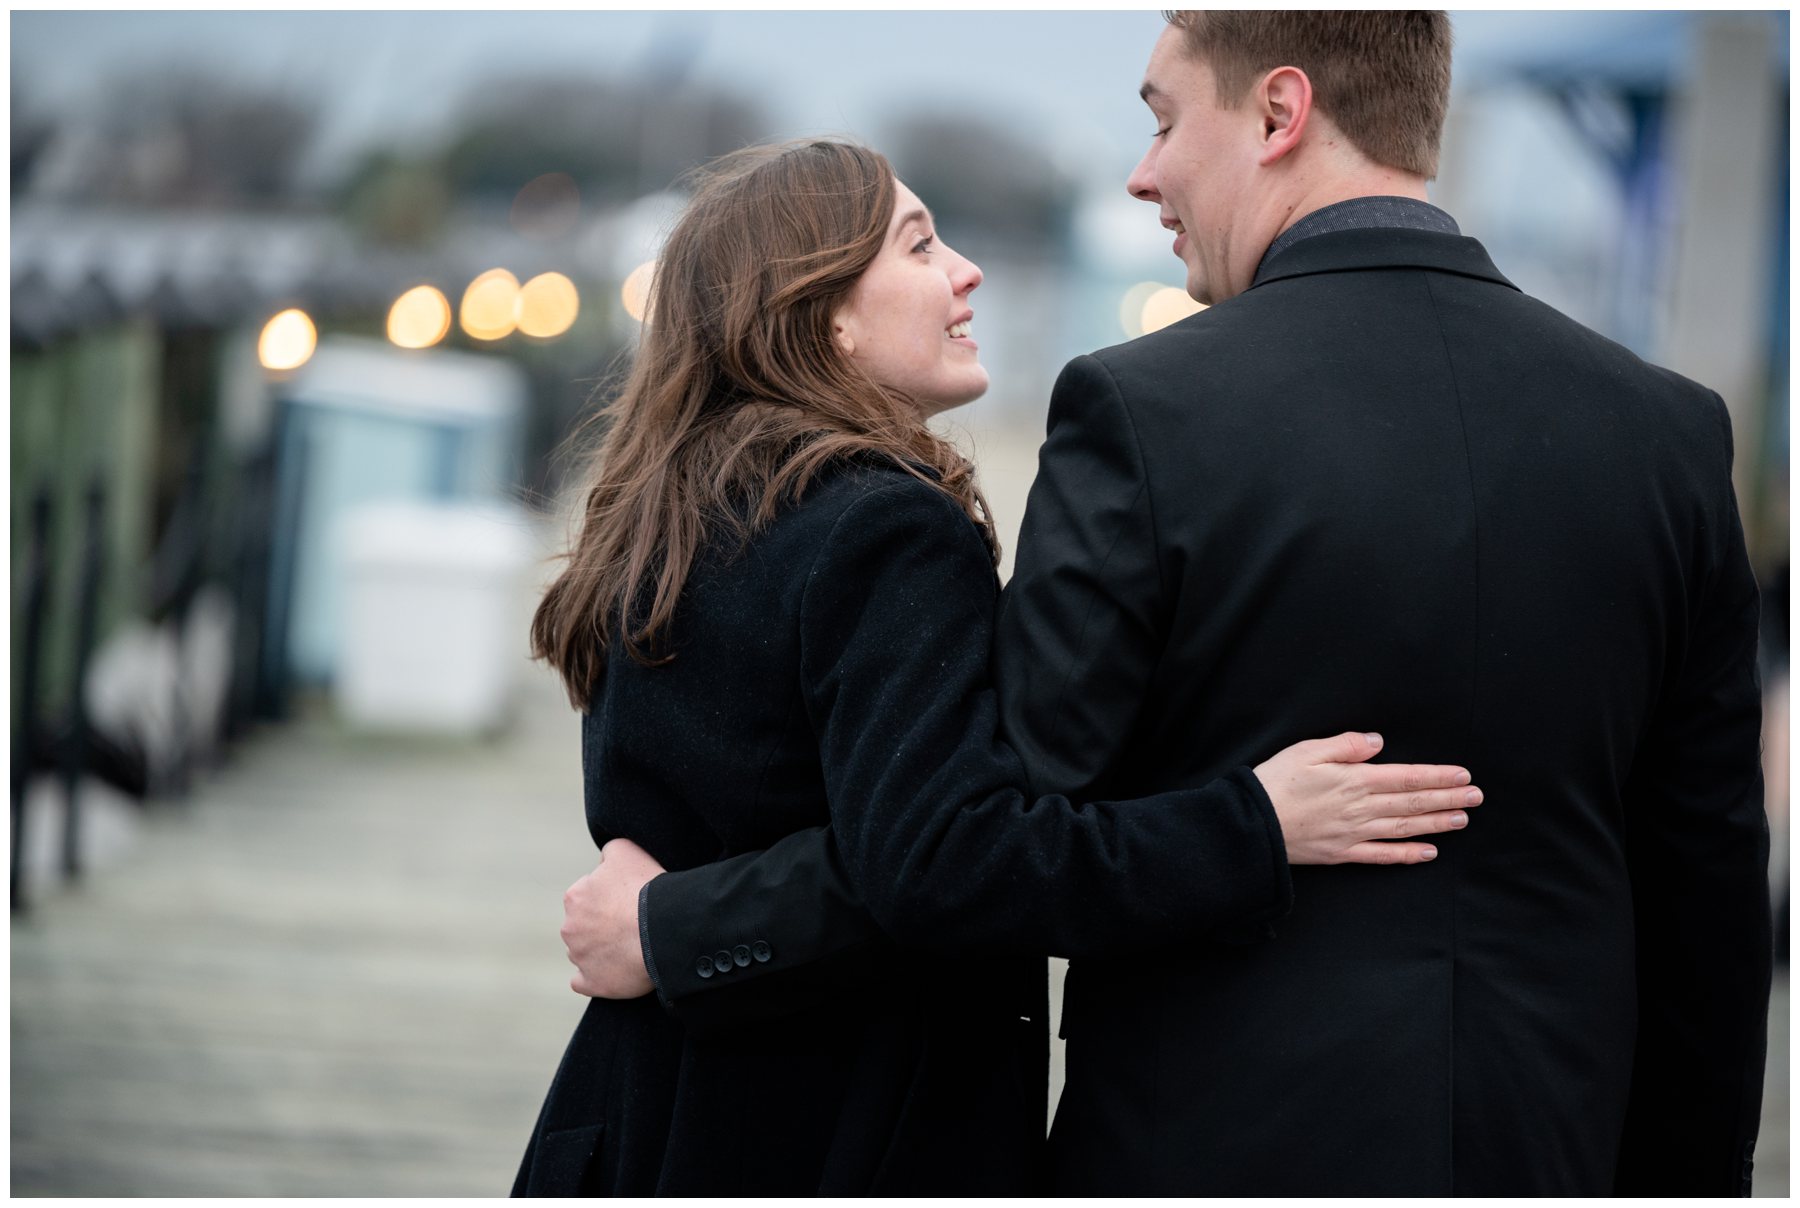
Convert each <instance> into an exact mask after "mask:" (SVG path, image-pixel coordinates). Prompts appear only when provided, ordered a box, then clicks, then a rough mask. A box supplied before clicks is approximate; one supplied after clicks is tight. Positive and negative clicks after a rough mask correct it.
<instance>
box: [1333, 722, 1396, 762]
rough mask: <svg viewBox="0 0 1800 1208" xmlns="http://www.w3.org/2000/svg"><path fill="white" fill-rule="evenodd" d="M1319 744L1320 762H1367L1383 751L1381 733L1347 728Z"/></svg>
mask: <svg viewBox="0 0 1800 1208" xmlns="http://www.w3.org/2000/svg"><path fill="white" fill-rule="evenodd" d="M1319 745H1320V746H1321V748H1323V749H1322V750H1321V752H1320V754H1321V756H1322V757H1321V758H1320V759H1319V760H1318V762H1320V763H1365V762H1367V761H1368V760H1371V759H1373V758H1375V756H1377V755H1379V754H1380V753H1381V735H1379V734H1373V733H1364V732H1363V731H1361V730H1347V731H1345V732H1344V733H1342V734H1339V735H1338V736H1337V737H1336V738H1327V739H1325V740H1324V741H1323V742H1321V743H1320V744H1319Z"/></svg>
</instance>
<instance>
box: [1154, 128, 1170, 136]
mask: <svg viewBox="0 0 1800 1208" xmlns="http://www.w3.org/2000/svg"><path fill="white" fill-rule="evenodd" d="M1168 132H1169V128H1168V127H1167V126H1158V127H1157V128H1156V133H1155V134H1152V135H1151V136H1150V137H1151V138H1161V137H1162V136H1163V135H1165V134H1167V133H1168Z"/></svg>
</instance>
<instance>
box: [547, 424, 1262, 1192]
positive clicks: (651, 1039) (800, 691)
mask: <svg viewBox="0 0 1800 1208" xmlns="http://www.w3.org/2000/svg"><path fill="white" fill-rule="evenodd" d="M997 594H998V584H997V581H996V578H995V574H994V570H993V566H992V563H991V561H990V559H989V556H988V553H987V549H986V546H985V545H984V543H983V542H982V541H981V538H980V534H979V532H978V531H977V529H976V528H975V526H974V525H973V524H971V523H970V521H969V520H968V518H967V517H966V516H964V515H963V513H962V511H961V509H960V508H959V507H958V506H957V505H956V504H955V503H954V502H953V501H951V500H950V499H949V498H948V497H947V496H946V495H944V494H943V493H942V492H941V491H939V490H938V489H936V487H935V486H933V485H931V484H930V483H928V482H925V481H922V480H921V479H919V478H917V477H915V476H913V475H912V474H909V473H907V472H906V471H904V470H902V469H901V468H899V467H896V466H889V465H884V464H872V463H871V462H870V461H867V460H858V461H856V462H854V463H849V464H846V465H843V466H840V467H838V468H837V469H834V470H832V471H830V472H828V473H827V474H825V475H823V476H822V477H821V479H820V480H819V481H817V482H816V483H815V484H814V485H813V486H812V487H811V488H809V490H808V492H807V494H806V495H805V497H804V498H803V499H802V501H801V502H800V503H799V504H797V505H795V506H793V507H791V508H789V509H787V510H786V511H785V512H784V513H783V514H782V515H780V516H779V517H778V518H777V519H776V520H775V521H774V522H773V523H772V524H771V525H769V526H768V527H767V528H765V529H764V530H762V531H761V532H760V533H758V534H757V535H756V536H754V537H753V538H751V539H750V540H749V541H748V542H747V543H738V542H735V541H730V542H728V541H724V540H721V541H719V542H717V543H715V544H714V545H712V546H711V547H709V549H708V550H707V552H706V553H705V554H704V555H703V557H702V558H701V559H699V560H698V561H697V563H696V566H695V570H694V572H693V574H692V575H691V576H690V578H689V581H688V583H687V586H686V587H685V589H684V591H683V594H682V599H681V604H680V607H679V609H678V612H677V616H676V619H675V621H674V624H673V628H672V631H671V634H670V638H669V641H670V645H669V647H668V649H669V650H671V651H672V652H673V654H674V656H675V657H674V660H673V661H672V662H670V663H668V664H666V665H663V666H644V665H641V664H638V663H636V662H633V661H632V660H631V659H630V657H629V656H628V655H626V654H625V653H624V652H623V651H622V650H621V649H620V645H619V644H618V643H613V644H612V645H611V648H610V652H609V659H608V663H607V669H606V673H605V676H604V679H603V681H602V683H601V684H600V686H599V689H598V691H597V692H596V694H595V696H594V698H593V700H592V703H591V707H590V710H589V712H588V714H587V717H586V719H585V722H584V726H583V744H582V760H583V771H584V775H585V784H586V790H585V791H586V804H587V820H588V829H589V831H590V832H591V833H592V836H593V839H594V841H595V842H596V843H603V842H605V841H606V840H607V839H608V838H611V837H613V836H618V835H622V836H627V837H629V838H631V839H633V840H635V841H636V842H638V843H640V844H642V845H643V846H644V847H645V848H646V849H648V850H649V852H650V853H651V854H652V855H654V856H655V857H656V858H657V859H658V860H659V861H661V862H662V863H663V864H664V865H665V866H666V867H668V868H670V869H682V868H691V867H694V866H696V865H699V864H703V863H708V862H711V861H716V860H720V859H723V858H727V857H732V856H735V855H738V854H739V853H749V852H758V851H761V850H763V849H774V850H776V851H779V850H780V840H782V838H783V837H784V836H788V835H794V834H798V833H800V832H804V831H806V830H808V829H809V828H813V827H818V826H822V825H825V824H827V823H829V824H830V825H831V827H832V830H833V834H834V835H835V837H836V844H837V850H838V855H839V857H840V858H841V859H842V861H843V865H844V868H845V870H846V871H847V872H848V874H849V876H850V879H851V880H853V881H854V882H855V883H856V885H857V888H858V890H859V892H860V893H861V894H862V895H863V897H864V899H865V900H866V902H867V903H868V905H869V914H870V915H872V916H873V918H874V920H875V921H876V922H877V923H879V925H880V931H881V933H875V932H871V933H870V934H868V935H867V936H866V942H864V943H862V944H861V945H860V946H852V948H851V955H849V956H847V957H845V958H842V959H840V960H839V961H838V962H837V963H835V964H832V965H829V966H827V967H823V968H821V967H820V966H818V965H813V966H809V967H808V968H807V969H805V970H793V971H789V970H787V969H784V968H783V966H782V953H781V951H780V950H779V947H775V946H772V945H770V944H769V943H768V942H767V939H766V937H762V936H758V935H750V934H744V935H720V936H718V937H716V938H715V937H707V939H706V942H705V943H697V944H696V945H695V947H696V951H695V952H694V953H693V954H692V957H691V960H692V961H693V962H695V963H696V964H697V963H699V962H702V961H704V962H708V963H709V964H710V966H711V967H712V968H713V970H714V972H713V973H712V976H713V977H714V978H715V979H717V980H718V981H719V982H720V983H721V985H723V984H726V983H728V982H729V983H730V984H732V985H733V986H736V987H740V988H741V989H742V990H744V991H748V990H749V989H750V987H751V986H752V985H754V986H756V987H757V988H758V989H761V988H767V990H768V995H767V997H768V1003H769V1007H768V1010H767V1011H766V1012H761V1013H759V1012H758V1011H756V1010H755V1009H754V1006H753V1005H752V1006H746V1003H750V1004H754V1002H755V1000H756V998H757V995H756V994H750V993H735V994H733V995H728V996H726V997H729V998H731V999H732V1000H733V1004H734V1005H733V1008H732V1012H733V1014H732V1019H731V1022H729V1023H719V1022H716V1021H708V1020H696V1019H693V1018H681V1017H677V1016H675V1015H673V1014H672V1013H671V1012H670V1010H669V1009H667V1008H666V1007H665V1006H664V1005H663V1003H662V1002H661V1001H660V1000H659V999H658V997H656V996H654V995H653V996H647V997H645V998H641V999H637V1000H633V1001H626V1002H614V1001H606V1000H599V999H596V1000H593V1001H592V1002H590V1003H589V1005H588V1007H587V1010H586V1014H585V1015H584V1016H583V1017H582V1020H581V1023H580V1025H579V1026H578V1027H577V1029H576V1032H575V1035H574V1037H573V1039H571V1041H570V1042H569V1046H568V1049H567V1051H566V1052H565V1054H564V1056H563V1060H562V1064H561V1066H560V1068H559V1069H558V1070H557V1072H556V1077H555V1081H554V1082H553V1084H552V1085H551V1088H550V1092H549V1095H548V1097H547V1098H546V1100H545V1102H544V1106H543V1109H542V1111H541V1113H540V1115H539V1118H538V1121H537V1125H536V1128H535V1129H534V1131H533V1135H532V1139H531V1142H530V1145H529V1147H528V1149H527V1151H526V1153H525V1157H524V1161H523V1163H522V1164H521V1167H520V1170H519V1174H518V1180H517V1183H516V1184H515V1186H514V1188H513V1191H514V1194H524V1195H577V1194H617V1195H652V1194H669V1195H811V1194H879V1195H904V1194H953V1193H964V1194H982V1193H1016V1192H1027V1191H1030V1190H1032V1189H1033V1187H1034V1184H1035V1181H1036V1179H1037V1177H1038V1173H1039V1169H1040V1166H1041V1161H1040V1153H1039V1151H1040V1146H1041V1144H1042V1138H1043V1132H1044V1115H1045V1083H1046V1063H1047V1057H1048V1040H1049V1038H1048V1032H1047V1028H1046V1014H1047V1013H1046V993H1045V966H1044V961H1043V957H1044V955H1045V954H1046V953H1057V954H1061V955H1075V956H1080V955H1084V954H1096V955H1097V954H1102V953H1104V954H1107V955H1110V956H1118V955H1121V954H1123V953H1128V952H1131V951H1142V952H1143V953H1145V955H1146V959H1147V960H1151V961H1167V960H1170V959H1179V958H1180V953H1181V952H1182V951H1183V950H1184V949H1183V943H1184V940H1187V939H1191V937H1193V936H1194V935H1196V934H1197V933H1199V932H1201V931H1205V930H1208V929H1210V928H1213V927H1216V926H1221V925H1241V924H1245V923H1256V922H1259V921H1263V920H1268V919H1271V918H1275V917H1278V916H1280V915H1281V914H1283V913H1285V912H1286V910H1287V908H1288V906H1289V904H1290V901H1291V888H1290V885H1289V881H1288V873H1287V864H1286V860H1285V855H1284V848H1283V844H1282V839H1281V833H1280V828H1279V825H1278V824H1277V822H1276V820H1275V816H1274V813H1273V811H1272V809H1271V808H1270V806H1269V802H1268V798H1267V797H1266V796H1265V795H1264V794H1263V792H1262V790H1261V787H1260V786H1259V785H1258V784H1257V782H1256V780H1255V778H1254V776H1252V775H1251V774H1250V772H1249V770H1248V769H1238V770H1237V771H1236V772H1234V773H1232V774H1231V775H1229V776H1227V777H1224V778H1222V779H1220V780H1218V781H1215V782H1213V783H1212V784H1211V785H1208V786H1207V787H1206V788H1203V789H1198V790H1188V791H1181V792H1172V793H1166V794H1162V795H1160V796H1157V797H1151V798H1145V799H1141V800H1138V801H1130V802H1116V803H1106V802H1101V803H1087V804H1084V805H1081V806H1075V805H1071V804H1070V803H1069V802H1068V801H1066V800H1065V799H1063V798H1060V797H1048V798H1043V799H1041V800H1037V801H1033V800H1030V799H1028V798H1027V797H1026V796H1025V795H1024V794H1023V793H1022V792H1021V787H1020V786H1023V785H1024V784H1025V783H1026V778H1025V774H1024V770H1023V769H1022V767H1021V766H1020V764H1019V761H1018V759H1017V756H1016V755H1014V754H1013V752H1012V751H1011V749H1010V748H1008V747H1007V746H1005V745H1004V744H1003V743H1001V742H999V741H998V740H997V739H996V737H995V729H996V720H995V702H994V697H993V693H992V690H991V686H990V683H989V678H988V654H989V641H990V637H991V630H992V625H993V620H994V614H995V607H996V599H997ZM758 864H759V866H760V868H761V869H762V870H763V871H762V872H760V873H758V874H756V875H769V872H768V870H769V869H770V868H771V867H773V868H775V869H776V870H777V871H778V870H779V861H778V860H777V861H774V862H773V863H771V862H770V861H769V859H768V858H767V857H766V856H765V857H763V858H762V859H761V860H760V861H758ZM823 906H824V908H822V909H820V910H818V911H816V912H814V913H815V915H816V917H815V918H809V919H808V920H807V921H806V925H808V926H817V927H819V928H833V927H847V926H858V927H868V926H869V924H868V922H867V921H866V920H867V918H868V915H863V914H862V913H861V912H859V911H851V910H846V911H844V912H842V913H841V915H840V914H839V912H835V911H833V910H831V909H829V903H824V904H823ZM859 919H860V920H864V921H857V920H859ZM883 933H884V934H883ZM655 972H656V971H655V970H652V974H653V976H654V975H655ZM759 1014H760V1015H761V1017H758V1016H759Z"/></svg>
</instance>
